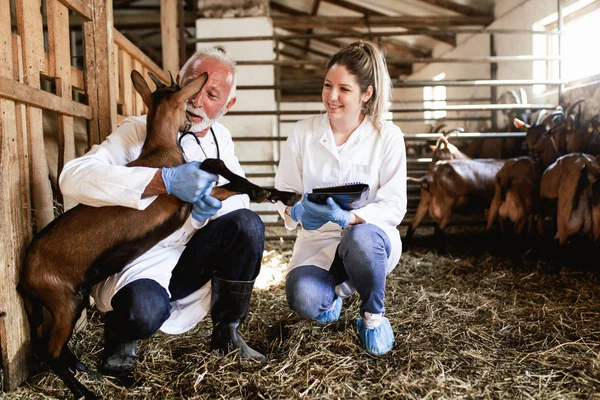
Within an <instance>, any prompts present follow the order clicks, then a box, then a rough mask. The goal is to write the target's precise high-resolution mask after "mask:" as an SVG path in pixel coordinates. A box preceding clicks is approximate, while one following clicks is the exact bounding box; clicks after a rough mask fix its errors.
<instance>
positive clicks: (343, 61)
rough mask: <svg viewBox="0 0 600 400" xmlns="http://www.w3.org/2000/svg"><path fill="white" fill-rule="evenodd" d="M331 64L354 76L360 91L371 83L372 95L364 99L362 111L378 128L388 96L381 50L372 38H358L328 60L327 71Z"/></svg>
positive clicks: (390, 98) (390, 97)
mask: <svg viewBox="0 0 600 400" xmlns="http://www.w3.org/2000/svg"><path fill="white" fill-rule="evenodd" d="M334 65H343V66H344V67H346V69H348V71H349V72H350V73H351V74H352V75H354V76H356V80H357V81H358V86H359V87H360V91H361V93H365V92H366V91H367V89H368V88H369V86H372V87H373V95H372V96H371V98H370V99H369V100H368V101H366V102H365V103H364V105H363V110H362V111H363V113H365V114H366V115H368V116H369V117H371V119H372V120H373V126H374V127H375V128H376V129H377V130H380V129H381V123H382V122H383V118H384V114H385V113H387V112H388V109H389V103H390V101H391V100H392V82H391V80H390V74H389V73H388V69H387V65H386V62H385V57H384V55H383V53H382V52H381V50H379V48H378V47H377V46H376V45H375V43H373V42H370V41H368V40H359V41H358V42H354V43H351V44H349V45H348V46H346V47H344V48H343V49H341V50H340V51H338V52H337V53H336V54H335V55H334V56H333V57H332V58H331V60H329V63H328V64H327V71H329V69H330V68H331V67H333V66H334Z"/></svg>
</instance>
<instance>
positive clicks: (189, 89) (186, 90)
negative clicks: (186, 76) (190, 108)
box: [177, 72, 208, 102]
mask: <svg viewBox="0 0 600 400" xmlns="http://www.w3.org/2000/svg"><path fill="white" fill-rule="evenodd" d="M207 79H208V74H207V73H206V72H203V73H202V74H200V76H199V77H197V78H196V79H194V80H193V81H191V82H190V83H188V84H187V85H185V86H184V87H183V88H182V89H181V90H180V91H179V92H177V96H178V100H179V101H181V102H183V101H185V100H187V99H189V98H190V97H192V96H193V95H195V94H196V93H198V92H199V91H200V90H201V89H202V87H203V86H204V84H205V83H206V80H207Z"/></svg>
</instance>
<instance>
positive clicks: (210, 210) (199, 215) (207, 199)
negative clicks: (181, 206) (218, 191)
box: [192, 194, 223, 221]
mask: <svg viewBox="0 0 600 400" xmlns="http://www.w3.org/2000/svg"><path fill="white" fill-rule="evenodd" d="M221 207H223V203H222V202H221V200H219V199H217V198H214V197H212V196H211V195H209V194H203V195H202V196H200V199H198V200H197V201H196V202H195V203H194V204H193V205H192V218H194V219H195V220H196V221H204V220H205V219H208V218H210V217H212V216H213V215H215V214H216V213H217V211H219V210H220V209H221Z"/></svg>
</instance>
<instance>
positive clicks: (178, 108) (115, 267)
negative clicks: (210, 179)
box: [18, 71, 299, 399]
mask: <svg viewBox="0 0 600 400" xmlns="http://www.w3.org/2000/svg"><path fill="white" fill-rule="evenodd" d="M131 78H132V80H133V84H134V87H135V89H136V90H137V91H138V93H139V94H140V95H141V97H142V99H143V101H144V103H145V104H146V105H147V106H148V117H147V136H146V140H145V142H144V146H143V148H142V152H141V154H140V156H139V158H138V159H136V160H134V161H132V162H130V163H129V164H128V166H145V167H154V168H160V167H174V166H177V165H180V164H182V163H183V162H184V159H183V155H182V152H181V150H180V148H179V147H178V145H177V133H178V132H179V131H182V129H183V128H184V126H185V125H186V124H187V123H188V121H187V116H186V113H185V100H186V99H187V98H189V97H191V96H192V95H194V94H195V93H197V92H198V91H199V90H200V89H201V88H202V86H203V85H204V83H205V82H206V79H207V74H206V73H204V74H202V75H200V77H198V78H197V79H195V80H194V81H192V82H191V83H190V84H189V85H187V86H185V87H184V88H180V87H179V85H177V83H175V81H174V80H173V79H172V77H171V85H170V86H167V85H164V84H163V83H161V82H160V81H159V80H158V78H156V77H155V76H154V75H151V78H152V79H153V80H154V82H155V83H156V86H157V89H156V91H154V92H152V91H151V90H150V88H149V87H148V84H147V83H146V81H145V80H144V78H143V77H142V76H141V75H140V74H139V73H138V72H137V71H133V72H132V73H131ZM205 164H206V165H205ZM205 167H206V168H205ZM201 168H203V169H207V170H208V172H211V173H214V174H220V175H222V176H224V177H225V178H227V179H229V181H230V183H229V184H228V185H226V186H227V187H226V189H223V188H217V190H215V191H214V194H215V195H217V196H218V197H219V198H220V199H225V198H226V197H228V196H230V195H233V194H235V193H240V192H242V193H247V194H248V195H249V196H250V198H251V200H253V201H262V200H265V199H267V198H268V199H269V200H271V201H276V200H282V201H283V202H284V203H290V202H291V203H292V204H293V203H295V200H297V199H298V198H299V196H298V195H296V194H287V195H288V196H287V197H286V193H282V192H279V191H269V190H265V189H262V188H260V187H258V186H256V185H253V184H251V183H250V182H248V181H247V180H245V179H244V178H241V177H237V178H236V176H235V175H233V174H232V173H231V172H229V171H228V170H227V169H226V167H225V165H224V164H223V163H222V161H220V160H206V162H205V163H203V164H202V167H201ZM227 189H229V190H227ZM278 196H284V197H283V198H279V197H278ZM190 211H191V204H189V203H185V202H183V201H181V200H179V199H178V198H177V197H175V196H172V195H161V196H158V197H157V198H156V199H155V200H154V202H152V204H150V206H149V207H148V208H146V209H145V210H137V209H133V208H127V207H118V206H111V207H89V206H85V205H78V206H76V207H74V208H72V209H71V210H69V211H68V212H66V213H65V214H63V215H61V216H60V217H58V218H57V219H55V220H54V221H53V222H52V223H50V224H49V225H48V226H47V227H46V228H44V229H43V230H42V231H40V232H39V233H38V234H37V235H36V236H35V237H34V239H33V241H32V243H31V245H30V246H29V248H28V249H27V254H26V257H25V263H24V267H23V271H22V274H21V279H20V281H19V285H18V286H19V290H20V293H21V294H22V296H23V298H24V300H25V303H26V310H27V312H28V316H29V321H30V328H31V331H32V340H33V342H34V349H35V351H36V353H38V354H39V355H40V356H41V357H42V358H44V359H45V360H46V361H47V362H48V364H49V365H50V367H51V368H52V370H53V371H54V372H55V373H56V374H57V375H58V376H59V377H60V378H61V379H62V380H63V381H64V382H65V384H66V385H67V386H68V387H69V389H70V390H71V391H72V392H73V394H74V395H75V397H76V398H80V397H84V398H86V399H96V398H97V397H96V395H95V394H94V393H93V392H91V391H90V390H88V389H87V388H86V387H85V386H84V385H83V384H81V383H80V382H79V381H77V379H76V378H75V376H74V373H73V372H72V371H70V369H78V370H81V371H84V372H86V373H88V374H93V373H92V372H91V371H90V370H89V369H88V368H87V367H86V366H85V365H83V364H81V363H80V362H79V361H78V360H77V358H76V357H75V355H74V354H73V353H72V352H71V351H70V349H69V348H68V346H67V342H68V340H69V338H70V336H71V334H72V332H73V327H74V324H75V321H76V319H77V317H78V316H79V314H80V313H81V311H82V309H83V308H84V307H85V306H86V301H87V299H88V298H89V294H90V290H91V287H92V286H93V285H94V284H96V283H98V282H100V281H102V280H104V279H106V278H107V277H109V276H110V275H113V274H115V273H117V272H119V271H120V270H121V269H122V268H123V267H125V266H126V265H127V264H129V263H130V262H131V261H133V260H134V259H135V258H137V257H139V256H140V255H141V254H143V253H145V252H146V251H147V250H149V249H150V248H151V247H152V246H154V245H155V244H156V243H158V242H159V241H160V240H162V239H163V238H165V237H167V236H168V235H169V234H171V233H172V232H174V231H175V230H177V229H178V228H179V227H181V226H182V224H183V223H184V222H185V221H186V220H187V218H188V216H189V214H190ZM67 242H68V243H67Z"/></svg>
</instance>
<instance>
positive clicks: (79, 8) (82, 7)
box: [58, 0, 92, 21]
mask: <svg viewBox="0 0 600 400" xmlns="http://www.w3.org/2000/svg"><path fill="white" fill-rule="evenodd" d="M58 1H60V2H61V3H62V4H63V5H64V6H66V7H67V8H68V9H69V10H71V11H73V12H75V13H77V14H79V15H81V16H82V17H84V18H85V19H86V20H88V21H91V19H92V6H91V2H89V1H84V0H58Z"/></svg>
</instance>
